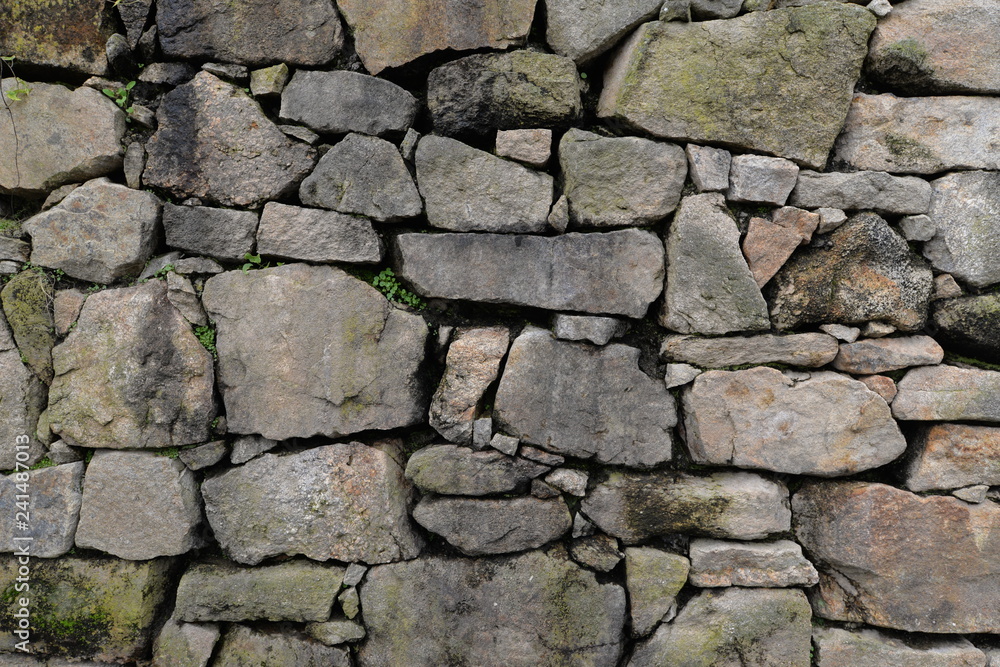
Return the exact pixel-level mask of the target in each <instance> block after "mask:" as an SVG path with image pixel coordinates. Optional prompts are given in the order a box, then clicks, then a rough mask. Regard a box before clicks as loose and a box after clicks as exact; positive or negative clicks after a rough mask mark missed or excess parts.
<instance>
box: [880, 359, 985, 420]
mask: <svg viewBox="0 0 1000 667" xmlns="http://www.w3.org/2000/svg"><path fill="white" fill-rule="evenodd" d="M998 394H1000V373H998V372H996V371H981V370H975V369H970V368H957V367H955V366H922V367H920V368H914V369H913V370H911V371H910V372H908V373H907V374H906V375H905V376H904V377H903V379H902V380H900V381H899V393H898V394H897V395H896V398H895V399H894V400H893V402H892V415H893V416H894V417H895V418H896V419H912V420H915V421H958V420H970V421H984V422H1000V401H997V396H998Z"/></svg>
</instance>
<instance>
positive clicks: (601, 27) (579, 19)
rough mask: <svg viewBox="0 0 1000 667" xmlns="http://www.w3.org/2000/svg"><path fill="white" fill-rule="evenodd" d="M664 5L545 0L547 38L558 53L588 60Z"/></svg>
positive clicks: (647, 0)
mask: <svg viewBox="0 0 1000 667" xmlns="http://www.w3.org/2000/svg"><path fill="white" fill-rule="evenodd" d="M662 4H663V2H662V0H661V1H659V2H658V1H657V0H627V1H626V2H613V3H606V2H600V1H599V0H598V1H596V2H595V1H594V0H588V1H586V2H576V1H574V0H546V2H545V41H547V42H548V43H549V46H551V47H552V50H553V51H555V52H556V53H558V54H559V55H561V56H566V57H568V58H572V59H573V60H575V61H576V62H578V63H586V62H589V61H590V60H593V59H594V58H595V57H597V56H599V55H601V54H602V53H604V52H605V51H607V50H608V49H609V48H611V47H612V46H614V44H615V42H617V41H618V40H619V39H621V38H622V37H624V36H625V35H626V34H627V33H628V32H629V31H631V30H632V28H634V27H636V26H637V25H639V24H640V23H642V22H643V21H648V20H650V19H651V18H653V17H655V16H656V14H657V12H659V11H660V5H662Z"/></svg>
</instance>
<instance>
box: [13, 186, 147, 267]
mask: <svg viewBox="0 0 1000 667" xmlns="http://www.w3.org/2000/svg"><path fill="white" fill-rule="evenodd" d="M23 227H24V231H26V232H28V233H29V234H30V235H31V262H32V263H33V264H38V265H40V266H47V267H49V268H52V269H60V270H62V271H65V272H66V274H67V275H69V276H72V277H74V278H79V279H81V280H89V281H90V282H94V283H112V282H114V281H116V280H118V279H119V278H122V277H125V276H130V275H136V274H138V273H139V271H141V270H142V267H143V266H145V264H146V261H147V260H148V259H149V258H150V257H151V256H152V255H153V252H154V251H155V250H156V245H157V243H158V242H159V239H160V233H161V232H160V200H159V199H157V198H156V196H155V195H153V194H150V193H149V192H142V191H140V190H133V189H131V188H127V187H125V186H124V185H118V184H117V183H112V182H111V181H109V180H108V179H106V178H99V179H96V180H93V181H89V182H87V183H84V184H83V185H81V186H80V187H78V188H77V189H75V190H73V192H71V193H70V194H69V196H68V197H66V198H65V199H63V200H62V201H61V202H59V204H58V205H56V206H55V207H54V208H51V209H49V210H48V211H45V212H43V213H39V214H38V215H36V216H34V217H33V218H31V219H29V220H27V221H25V223H24V225H23Z"/></svg>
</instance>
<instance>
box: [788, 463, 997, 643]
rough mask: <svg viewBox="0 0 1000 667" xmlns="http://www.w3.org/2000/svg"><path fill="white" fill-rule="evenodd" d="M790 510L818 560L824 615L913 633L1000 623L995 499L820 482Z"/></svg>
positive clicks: (984, 628) (992, 627) (817, 602)
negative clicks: (973, 499)
mask: <svg viewBox="0 0 1000 667" xmlns="http://www.w3.org/2000/svg"><path fill="white" fill-rule="evenodd" d="M792 510H793V513H794V515H795V533H796V536H797V537H798V541H799V543H800V544H801V545H802V546H803V548H804V549H806V550H807V551H808V552H809V553H810V554H811V555H812V557H813V558H814V559H816V561H817V563H818V564H821V565H820V567H819V570H820V581H819V589H818V591H817V593H816V597H815V599H814V604H813V608H814V610H815V612H816V614H817V615H818V616H821V617H823V618H829V619H835V620H842V621H856V622H860V623H867V624H870V625H876V626H879V627H884V628H896V629H899V630H907V631H913V632H934V633H956V634H962V633H969V632H996V631H997V628H998V627H1000V613H998V610H997V607H996V605H994V604H992V602H991V601H992V600H994V599H996V596H997V589H998V587H1000V576H998V575H997V572H998V571H1000V567H998V564H997V561H998V554H1000V544H998V540H1000V529H998V526H1000V508H998V507H997V506H996V505H995V504H993V503H984V504H981V505H970V504H968V503H965V502H963V501H961V500H958V499H957V498H950V497H947V496H929V497H926V498H922V497H920V496H917V495H914V494H912V493H909V492H908V491H902V490H900V489H896V488H894V487H891V486H886V485H884V484H868V483H864V482H839V483H838V482H817V483H807V484H806V485H805V486H804V487H803V488H802V489H801V490H800V491H799V492H798V493H796V494H795V497H794V498H793V499H792ZM858 535H864V536H865V539H864V540H858V539H857V536H858ZM900 545H905V548H900Z"/></svg>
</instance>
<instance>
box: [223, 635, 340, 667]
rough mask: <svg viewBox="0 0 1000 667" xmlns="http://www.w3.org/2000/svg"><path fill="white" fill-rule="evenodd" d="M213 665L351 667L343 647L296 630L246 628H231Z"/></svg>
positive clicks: (239, 666)
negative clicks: (322, 641)
mask: <svg viewBox="0 0 1000 667" xmlns="http://www.w3.org/2000/svg"><path fill="white" fill-rule="evenodd" d="M212 665H213V666H215V667H245V666H246V665H275V666H277V665H295V667H351V654H350V653H349V652H348V650H347V649H346V648H345V647H342V646H326V645H325V644H321V643H319V642H317V641H314V640H312V639H309V638H308V637H306V636H305V635H302V634H299V633H298V632H295V631H289V630H285V631H282V630H281V629H278V628H268V629H263V630H257V629H255V628H250V627H247V626H245V625H233V626H231V627H230V628H229V630H227V631H226V634H225V635H223V637H222V641H221V642H219V648H218V650H217V651H216V655H215V659H214V660H213V661H212Z"/></svg>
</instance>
